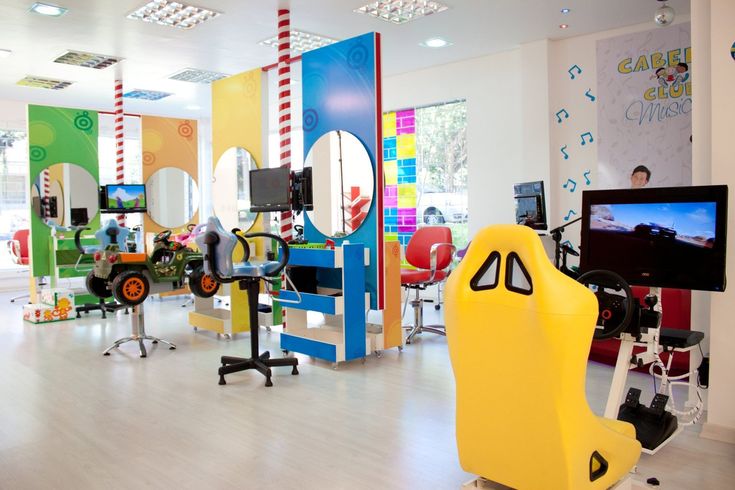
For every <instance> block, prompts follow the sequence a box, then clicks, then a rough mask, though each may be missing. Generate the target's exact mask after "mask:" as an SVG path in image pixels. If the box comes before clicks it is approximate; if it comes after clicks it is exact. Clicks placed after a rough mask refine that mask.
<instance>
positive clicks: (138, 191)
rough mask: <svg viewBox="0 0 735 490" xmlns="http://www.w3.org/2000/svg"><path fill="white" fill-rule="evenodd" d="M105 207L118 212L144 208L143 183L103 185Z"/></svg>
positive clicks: (139, 210) (140, 210) (129, 211)
mask: <svg viewBox="0 0 735 490" xmlns="http://www.w3.org/2000/svg"><path fill="white" fill-rule="evenodd" d="M105 207H106V209H107V210H108V211H114V212H120V213H132V212H142V211H145V210H146V195H145V185H143V184H125V185H108V186H105Z"/></svg>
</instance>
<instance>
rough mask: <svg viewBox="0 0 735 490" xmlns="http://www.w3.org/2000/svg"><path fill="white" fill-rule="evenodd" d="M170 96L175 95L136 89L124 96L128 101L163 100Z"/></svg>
mask: <svg viewBox="0 0 735 490" xmlns="http://www.w3.org/2000/svg"><path fill="white" fill-rule="evenodd" d="M169 95H173V94H172V93H169V92H158V91H156V90H140V89H137V88H136V89H135V90H131V91H130V92H127V93H125V94H123V97H127V98H128V99H140V100H161V99H163V98H164V97H168V96H169Z"/></svg>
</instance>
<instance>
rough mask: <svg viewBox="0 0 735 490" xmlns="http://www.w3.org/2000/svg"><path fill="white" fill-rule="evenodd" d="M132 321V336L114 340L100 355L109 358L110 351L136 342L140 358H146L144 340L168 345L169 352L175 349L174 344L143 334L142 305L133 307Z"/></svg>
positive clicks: (143, 318)
mask: <svg viewBox="0 0 735 490" xmlns="http://www.w3.org/2000/svg"><path fill="white" fill-rule="evenodd" d="M132 320H133V334H132V335H130V336H129V337H123V338H121V339H118V340H116V341H115V343H114V344H112V345H111V346H110V347H108V348H107V349H105V351H104V352H103V353H102V355H103V356H109V355H110V351H111V350H112V349H117V348H118V347H120V346H121V345H122V344H124V343H126V342H138V346H139V348H140V357H148V352H147V351H146V348H145V344H144V343H143V341H144V340H150V341H151V342H152V343H154V344H157V343H159V342H161V343H162V344H166V345H168V348H169V350H174V349H176V344H174V343H173V342H170V341H168V340H163V339H160V338H158V337H154V336H153V335H147V334H146V333H145V316H144V314H143V305H142V304H141V305H138V306H134V307H133V316H132Z"/></svg>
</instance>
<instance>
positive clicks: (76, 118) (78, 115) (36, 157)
mask: <svg viewBox="0 0 735 490" xmlns="http://www.w3.org/2000/svg"><path fill="white" fill-rule="evenodd" d="M98 130H99V125H98V118H97V113H96V112H94V111H87V110H82V109H63V108H59V107H46V106H37V105H29V106H28V145H29V148H28V155H29V165H30V174H29V176H30V182H31V183H33V182H35V181H36V179H38V178H39V175H40V174H41V173H42V172H44V171H45V173H46V174H50V172H48V171H46V169H47V168H48V167H50V166H52V165H54V164H56V163H74V164H76V165H79V166H80V167H82V168H83V169H84V170H86V171H87V172H89V173H90V175H91V176H92V177H93V179H94V181H95V182H99V162H98V154H97V135H98ZM48 177H49V178H48V181H49V182H50V180H51V175H48ZM41 180H42V181H43V180H44V179H43V178H41ZM30 214H31V241H32V245H31V270H32V274H33V276H35V277H38V276H47V275H49V274H50V271H49V237H50V236H51V228H49V227H48V226H46V224H44V222H43V221H42V220H41V218H39V217H38V216H37V215H36V213H34V212H33V209H31V213H30ZM89 218H90V220H91V221H90V222H89V225H88V226H89V227H90V228H92V229H93V230H94V229H97V228H99V226H100V216H99V213H98V214H97V215H96V216H94V217H92V216H90V217H89Z"/></svg>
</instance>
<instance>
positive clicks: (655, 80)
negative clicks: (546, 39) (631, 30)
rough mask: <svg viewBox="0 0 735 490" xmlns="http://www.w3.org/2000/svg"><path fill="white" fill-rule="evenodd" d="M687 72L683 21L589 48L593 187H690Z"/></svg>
mask: <svg viewBox="0 0 735 490" xmlns="http://www.w3.org/2000/svg"><path fill="white" fill-rule="evenodd" d="M691 68H692V49H691V29H690V24H689V23H685V24H678V25H673V26H669V27H666V28H657V29H653V30H650V31H646V32H641V33H636V34H626V35H623V36H619V37H614V38H609V39H604V40H601V41H598V42H597V91H598V93H599V101H598V102H599V103H598V106H597V111H598V112H597V121H598V131H599V148H598V166H599V167H598V172H599V187H600V188H628V187H638V186H643V185H645V186H646V187H671V186H684V185H691V183H692V145H691V134H692V115H691V112H692V77H691ZM639 166H643V167H645V168H646V169H648V171H649V172H650V179H649V180H648V181H646V178H647V177H648V175H647V174H648V173H647V172H645V171H643V172H637V175H635V176H633V171H634V170H636V168H638V167H639ZM641 170H642V169H641Z"/></svg>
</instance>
